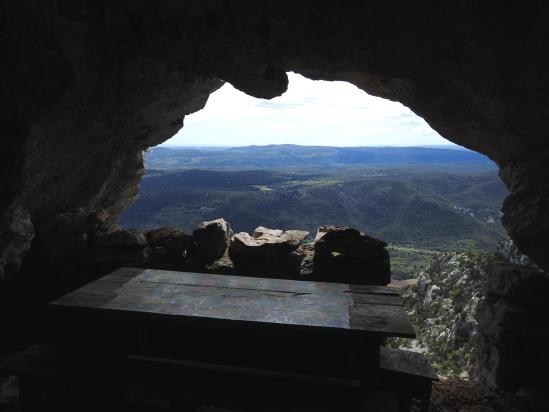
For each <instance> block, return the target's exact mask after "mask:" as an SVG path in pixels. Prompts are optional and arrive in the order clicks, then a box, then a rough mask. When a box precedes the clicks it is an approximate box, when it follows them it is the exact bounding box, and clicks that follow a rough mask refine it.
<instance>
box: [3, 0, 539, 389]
mask: <svg viewBox="0 0 549 412" xmlns="http://www.w3.org/2000/svg"><path fill="white" fill-rule="evenodd" d="M0 9H1V10H2V12H3V13H2V16H3V19H2V22H3V24H2V37H1V39H2V40H1V44H2V46H3V50H4V56H5V63H4V64H3V65H2V68H1V73H2V76H1V84H2V94H3V97H4V98H3V99H2V103H1V105H2V109H1V111H0V117H1V120H2V124H3V127H4V136H3V138H2V140H1V143H0V148H1V153H2V157H3V159H2V160H3V161H2V164H1V173H0V179H1V181H2V188H3V190H2V196H1V199H0V210H1V217H0V233H1V237H0V282H1V283H0V285H1V288H2V292H1V300H2V322H3V324H4V325H6V326H5V328H6V329H7V330H10V332H11V333H10V338H11V337H13V341H12V342H10V341H11V339H8V340H7V341H6V342H3V345H9V344H13V343H14V342H17V341H18V340H19V341H20V340H21V339H23V340H24V339H26V338H27V337H28V334H29V333H31V332H30V331H29V330H28V328H27V326H25V325H22V324H21V323H22V322H23V319H31V318H35V317H36V316H38V315H37V314H38V313H39V311H40V305H41V304H43V303H45V302H47V300H48V299H50V298H51V297H52V296H55V295H56V294H59V292H60V291H65V290H67V289H70V288H71V287H74V285H75V284H79V282H83V281H84V280H86V279H89V273H91V272H94V271H96V272H97V268H88V272H89V273H87V272H86V268H83V267H81V265H74V264H73V263H74V258H75V256H79V255H80V254H81V253H82V252H83V251H85V250H86V248H87V247H88V243H89V241H90V239H93V238H94V236H96V235H98V234H99V235H100V234H102V233H108V232H110V231H113V230H114V229H115V228H116V227H117V219H118V217H119V215H120V214H121V213H122V212H123V211H124V210H125V209H126V208H127V207H128V206H129V205H130V204H131V203H132V202H133V201H134V200H135V198H136V196H137V194H138V191H139V182H140V179H141V177H142V175H143V173H144V165H143V157H142V151H143V150H144V149H146V148H148V147H150V146H154V145H157V144H159V143H161V142H163V141H165V140H167V139H169V138H170V137H171V136H173V135H174V134H175V133H176V132H177V131H178V130H179V129H180V128H181V127H182V126H183V120H184V117H185V116H186V115H188V114H190V113H193V112H196V111H198V110H200V109H201V108H203V107H204V105H205V104H206V101H207V99H208V96H209V94H210V93H212V92H213V91H215V90H217V89H218V88H219V87H220V86H221V85H222V84H223V83H224V82H229V83H231V84H232V85H233V86H234V87H236V88H237V89H239V90H241V91H243V92H245V93H247V94H249V95H251V96H254V97H261V98H266V99H270V98H273V97H275V96H279V95H281V94H282V93H284V91H285V90H286V88H287V83H288V79H287V75H286V72H289V71H292V72H295V73H299V74H301V75H303V76H305V77H308V78H310V79H314V80H340V81H346V82H349V83H351V84H354V85H356V86H357V87H359V88H360V89H362V90H364V91H366V92H367V93H368V94H371V95H374V96H379V97H383V98H386V99H390V100H393V101H398V102H401V103H403V104H404V105H406V106H407V107H409V108H411V109H412V110H413V111H414V112H415V113H416V114H418V115H419V116H421V117H422V118H424V119H425V120H426V121H427V122H428V123H429V125H430V126H431V127H432V128H433V129H434V130H435V131H437V132H438V133H439V134H440V135H441V136H443V137H445V138H446V139H448V140H450V141H452V142H455V143H457V144H459V145H461V146H464V147H467V148H469V149H471V150H475V151H478V152H480V153H483V154H485V155H487V156H488V157H490V158H491V159H492V160H494V161H495V162H496V163H497V164H498V166H499V170H500V172H499V173H500V177H501V179H502V180H503V181H504V182H505V184H506V185H507V187H508V188H509V192H510V194H509V196H508V197H507V198H506V199H505V202H504V204H503V207H502V212H503V218H502V221H503V224H504V226H505V228H506V230H507V232H508V234H509V236H510V238H511V239H513V241H514V243H515V244H516V246H517V247H518V249H519V250H520V252H522V253H523V254H525V255H527V256H528V257H529V258H530V259H532V260H533V261H534V262H535V263H536V264H537V266H538V267H539V268H541V269H542V270H544V271H549V253H548V251H547V243H548V242H549V214H548V213H547V210H548V202H549V184H548V183H547V182H548V181H549V166H548V165H549V144H548V140H547V138H546V137H544V136H545V135H546V134H547V131H546V130H547V127H548V126H549V118H548V117H547V116H546V111H545V109H544V107H546V105H547V104H548V103H549V102H548V99H549V98H548V97H547V96H549V93H548V92H549V70H547V66H548V63H549V53H548V52H547V51H548V50H549V25H548V24H547V21H548V17H549V5H546V4H545V3H542V2H527V3H520V4H519V3H506V2H500V1H483V2H467V3H459V4H455V3H450V2H441V1H429V2H403V1H385V2H382V3H378V2H374V3H366V2H354V1H341V2H338V3H337V4H336V3H333V2H328V1H311V0H298V1H268V0H261V1H251V0H250V1H231V0H211V1H210V0H208V1H198V0H197V1H185V2H180V1H175V0H161V1H156V2H147V1H140V2H130V1H120V2H108V1H97V2H88V1H69V0H50V1H45V2H32V1H8V2H5V3H4V4H3V5H2V6H1V7H0ZM53 257H55V260H56V261H61V262H62V265H63V270H62V271H60V270H59V269H58V268H59V267H58V266H57V267H56V269H55V270H48V267H49V265H50V264H51V260H52V259H53ZM106 267H108V265H106V266H105V267H102V270H106ZM497 281H498V279H496V280H495V281H494V282H497ZM499 281H500V283H501V284H500V285H499V286H500V289H501V290H503V291H504V292H505V293H508V295H509V296H511V297H510V298H509V299H503V298H501V299H499V300H497V301H496V302H495V303H494V305H493V306H492V308H491V309H490V310H492V313H493V316H495V317H497V316H502V317H505V316H506V314H508V313H512V314H516V315H517V318H516V319H519V321H516V319H515V321H514V322H512V323H513V325H515V324H516V323H517V322H518V323H520V322H523V321H526V322H531V325H529V326H530V327H529V328H528V330H527V331H526V330H519V331H516V330H514V329H512V330H511V332H510V333H511V334H512V335H513V336H512V338H510V340H511V341H512V342H519V341H520V342H521V344H523V343H524V342H527V341H532V340H537V342H536V345H533V346H532V348H531V353H529V354H528V356H527V355H526V353H523V355H524V357H525V359H526V358H527V360H528V362H532V364H534V363H537V364H542V365H548V360H547V356H546V355H543V353H542V352H544V351H545V347H543V345H541V344H540V343H539V342H547V340H548V337H547V335H546V334H544V332H543V331H542V330H540V329H543V328H544V325H545V323H546V320H544V319H543V316H542V314H544V313H547V312H548V311H549V308H548V307H547V304H546V303H544V293H545V292H547V291H548V290H549V287H548V286H547V284H548V283H547V279H546V277H545V275H543V274H540V273H538V272H536V274H528V275H525V274H524V273H520V272H517V271H515V272H513V271H510V272H509V271H508V272H505V273H502V274H501V279H499ZM508 302H511V304H507V303H508ZM503 320H504V319H502V321H503ZM513 327H515V326H513ZM33 333H35V331H33ZM483 333H484V334H485V335H486V336H488V337H489V336H493V335H494V334H498V333H500V334H501V333H503V332H502V328H501V324H498V325H496V326H494V328H493V329H492V330H485V331H484V332H483ZM520 355H521V353H519V356H520ZM490 356H491V355H490V354H486V359H484V361H483V362H485V363H486V364H487V365H489V366H487V367H486V368H485V369H486V370H488V372H486V370H485V371H484V372H483V373H481V374H480V375H481V377H482V376H483V377H484V379H485V380H488V381H490V382H491V383H492V384H496V385H498V384H503V385H502V386H506V384H505V382H506V380H505V379H500V378H499V377H498V376H495V375H494V374H493V373H491V372H490V371H489V368H490V367H491V366H494V365H493V363H494V362H496V363H498V365H499V366H498V368H499V369H498V370H499V371H501V370H506V371H507V372H505V375H506V376H508V375H509V374H513V373H514V370H515V368H516V364H515V363H517V362H518V363H520V360H518V359H514V360H513V361H514V362H515V363H512V362H511V360H509V362H508V363H505V362H506V359H507V358H506V359H503V360H501V359H499V360H496V359H493V356H492V358H491V357H490ZM502 362H503V364H502V365H500V364H501V363H502ZM490 365H491V366H490ZM536 371H537V372H536V373H538V372H539V368H537V369H536ZM498 373H499V372H498ZM501 373H503V372H501ZM496 375H497V374H496ZM521 379H522V380H521ZM521 379H519V380H516V379H515V380H512V382H511V383H510V384H508V385H507V386H509V387H510V388H511V389H513V390H516V389H518V388H521V387H525V386H530V385H532V384H533V383H532V379H534V380H537V381H538V382H543V379H547V375H546V374H545V375H543V374H542V375H535V374H534V377H533V378H532V377H530V378H527V377H524V378H521ZM528 379H530V380H528ZM540 380H541V381H540Z"/></svg>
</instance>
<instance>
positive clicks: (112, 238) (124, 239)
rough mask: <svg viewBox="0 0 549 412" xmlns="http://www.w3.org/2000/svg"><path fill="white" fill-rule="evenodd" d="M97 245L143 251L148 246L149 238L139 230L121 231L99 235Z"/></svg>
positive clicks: (96, 240) (96, 239)
mask: <svg viewBox="0 0 549 412" xmlns="http://www.w3.org/2000/svg"><path fill="white" fill-rule="evenodd" d="M95 244H96V245H97V246H102V247H113V248H135V249H143V248H145V247H146V246H147V238H146V237H145V235H144V234H143V232H140V231H138V230H125V229H120V230H116V231H114V232H111V233H107V234H99V235H97V236H96V238H95Z"/></svg>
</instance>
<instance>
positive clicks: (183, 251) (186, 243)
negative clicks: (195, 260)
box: [145, 227, 194, 258]
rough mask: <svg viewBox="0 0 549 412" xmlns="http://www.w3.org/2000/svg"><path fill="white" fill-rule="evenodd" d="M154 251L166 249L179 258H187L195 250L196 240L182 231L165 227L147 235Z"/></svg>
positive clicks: (150, 231)
mask: <svg viewBox="0 0 549 412" xmlns="http://www.w3.org/2000/svg"><path fill="white" fill-rule="evenodd" d="M145 236H146V238H147V241H148V243H149V246H150V247H151V248H152V249H164V250H165V251H166V252H168V254H170V255H173V256H174V257H177V258H185V257H187V255H188V254H189V252H190V251H191V250H192V249H193V248H194V238H193V236H191V235H188V234H186V233H185V232H183V231H182V230H181V229H176V228H172V227H171V228H168V227H163V228H159V229H153V230H149V231H148V232H146V233H145Z"/></svg>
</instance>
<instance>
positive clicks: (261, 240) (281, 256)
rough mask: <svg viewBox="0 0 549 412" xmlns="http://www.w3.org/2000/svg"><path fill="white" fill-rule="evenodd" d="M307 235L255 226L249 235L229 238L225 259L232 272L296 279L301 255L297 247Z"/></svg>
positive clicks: (307, 233) (303, 232) (238, 234)
mask: <svg viewBox="0 0 549 412" xmlns="http://www.w3.org/2000/svg"><path fill="white" fill-rule="evenodd" d="M308 235H309V232H306V231H301V230H288V231H285V232H284V231H282V230H279V229H268V228H265V227H263V226H259V227H258V228H256V229H255V231H254V233H253V234H252V236H250V235H249V234H248V233H246V232H241V233H237V234H235V235H234V236H233V237H232V238H231V243H230V247H229V256H230V257H231V259H232V261H233V263H234V269H235V273H237V274H247V275H255V276H274V277H281V278H284V277H286V278H293V277H297V276H298V274H299V270H300V265H301V260H302V259H303V254H301V253H299V252H297V249H298V247H299V245H300V244H301V243H302V242H303V240H304V239H305V238H306V237H307V236H308Z"/></svg>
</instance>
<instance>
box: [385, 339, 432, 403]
mask: <svg viewBox="0 0 549 412" xmlns="http://www.w3.org/2000/svg"><path fill="white" fill-rule="evenodd" d="M379 356H380V359H379V363H380V369H381V373H380V375H381V380H380V381H381V387H382V388H384V389H392V390H396V392H397V396H398V402H399V409H400V410H401V411H409V410H410V408H411V402H412V399H418V400H419V401H420V402H421V411H423V412H427V411H428V410H429V400H430V398H431V389H432V384H433V381H435V380H437V375H436V374H435V372H434V371H433V369H432V368H431V365H430V364H429V361H428V360H427V358H426V357H425V356H423V355H422V354H421V353H416V352H410V351H404V350H398V349H391V348H387V347H381V348H380V354H379Z"/></svg>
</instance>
